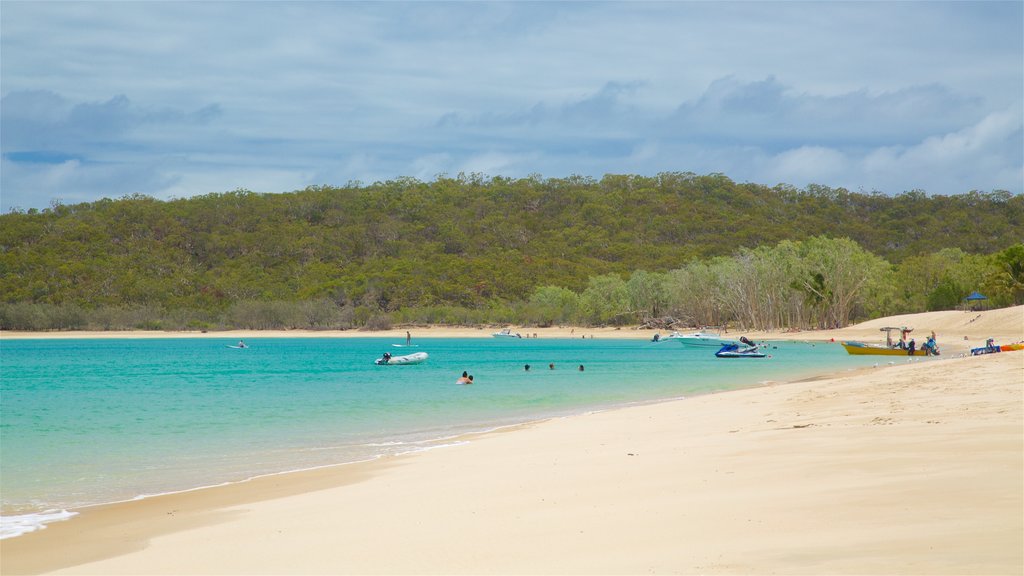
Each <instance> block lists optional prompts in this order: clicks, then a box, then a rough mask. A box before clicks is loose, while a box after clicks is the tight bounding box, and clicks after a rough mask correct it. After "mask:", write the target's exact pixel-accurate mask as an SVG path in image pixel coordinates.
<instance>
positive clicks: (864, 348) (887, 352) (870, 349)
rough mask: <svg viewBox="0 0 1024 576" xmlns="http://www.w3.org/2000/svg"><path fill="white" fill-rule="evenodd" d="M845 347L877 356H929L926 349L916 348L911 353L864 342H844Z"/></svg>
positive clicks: (853, 352)
mask: <svg viewBox="0 0 1024 576" xmlns="http://www.w3.org/2000/svg"><path fill="white" fill-rule="evenodd" d="M841 344H842V345H843V348H846V351H847V352H848V353H850V354H858V355H859V354H871V355H876V356H927V355H928V353H927V352H926V351H924V350H914V353H913V354H911V353H910V352H909V351H908V350H903V349H902V348H887V347H885V346H882V345H881V344H865V343H863V342H853V341H851V342H842V343H841Z"/></svg>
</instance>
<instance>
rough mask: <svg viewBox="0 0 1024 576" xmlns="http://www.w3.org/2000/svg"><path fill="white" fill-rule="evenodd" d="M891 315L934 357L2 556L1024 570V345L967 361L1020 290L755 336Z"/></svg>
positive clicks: (392, 568) (405, 566) (104, 563)
mask: <svg viewBox="0 0 1024 576" xmlns="http://www.w3.org/2000/svg"><path fill="white" fill-rule="evenodd" d="M889 325H892V326H900V325H908V326H914V327H915V333H914V334H915V335H917V334H920V335H921V337H920V338H921V339H923V337H924V336H925V335H927V333H928V332H930V331H932V330H934V331H936V332H937V333H938V336H939V342H940V346H941V347H942V350H943V357H942V358H941V359H938V360H930V361H915V362H908V361H907V359H900V362H894V363H893V364H891V365H890V364H889V363H888V362H887V361H882V362H879V365H878V367H876V368H868V369H864V370H862V371H859V372H855V373H846V374H840V375H825V376H823V377H822V378H819V379H815V380H810V381H801V382H793V383H785V384H776V385H771V386H765V387H760V388H753V389H747V390H740V391H734V392H725V393H720V394H713V395H707V396H699V397H694V398H688V399H685V400H677V401H671V402H663V403H658V404H652V405H645V406H636V407H629V408H621V409H616V410H610V411H606V412H600V413H592V414H587V415H582V416H574V417H568V418H561V419H555V420H548V421H544V422H538V423H534V424H530V425H524V426H519V427H516V428H512V429H506V430H502V431H500V432H494V433H489V434H482V435H477V436H473V437H467V438H464V439H463V440H464V441H463V442H457V443H453V445H451V446H448V447H444V448H439V449H435V450H431V451H428V452H422V453H418V454H411V455H406V456H398V457H390V458H386V459H381V460H376V461H373V462H365V463H358V464H349V465H343V466H335V467H330V468H323V469H318V470H313V471H307V472H298V473H291V474H285V475H277V476H268V477H263V478H258V479H255V480H252V481H248V482H243V483H238V484H233V485H229V486H222V487H216V488H209V489H204V490H197V491H192V492H187V493H180V494H173V495H167V496H161V497H154V498H149V499H145V500H140V501H133V502H126V503H120V504H112V505H105V506H99V507H95V508H90V509H85V510H82V511H80V512H81V513H80V514H79V516H76V517H75V518H74V519H72V520H71V521H67V522H58V523H54V524H50V525H49V526H48V527H47V528H46V529H45V530H42V531H38V532H34V533H31V534H27V535H24V536H20V537H17V538H12V539H7V540H3V541H2V543H0V572H2V573H3V574H23V573H60V574H640V573H657V574H661V573H672V574H680V573H681V574H1000V575H1001V574H1008V575H1009V574H1017V575H1019V574H1022V573H1024V352H1008V353H1000V354H994V355H988V356H979V357H970V356H966V357H964V356H961V355H962V353H963V352H964V351H966V350H967V349H968V348H970V347H975V346H980V345H982V344H983V343H984V340H985V339H986V338H989V337H992V338H995V339H996V340H997V342H999V343H1009V342H1012V341H1020V340H1024V307H1016V308H1010V309H1003V310H993V311H988V312H935V313H927V314H918V315H909V316H904V317H894V318H887V319H881V320H875V321H871V322H867V323H864V324H860V325H857V326H853V327H850V328H847V329H844V330H837V331H814V332H801V333H785V334H781V333H775V334H772V333H756V334H755V333H750V334H749V335H750V336H751V337H754V338H758V339H763V338H778V339H795V340H802V339H807V340H829V339H833V338H834V339H836V340H840V339H851V338H854V339H861V340H866V341H872V342H877V341H881V340H884V333H881V332H879V330H878V328H879V327H881V326H889ZM513 331H521V332H523V333H524V335H525V334H526V333H527V331H528V332H529V333H530V334H531V335H532V334H533V333H534V332H536V333H537V334H538V337H563V338H570V337H573V338H575V337H583V336H584V335H586V336H588V337H589V336H591V335H592V336H593V337H596V338H602V337H620V338H625V337H633V336H635V337H642V338H649V337H650V335H651V334H652V333H653V331H640V330H626V329H623V330H591V329H579V328H575V329H574V328H563V329H557V328H552V329H546V330H545V329H532V328H522V329H516V328H514V327H513ZM412 332H413V337H414V338H417V337H430V336H437V337H448V336H452V337H454V336H468V335H482V336H487V337H489V334H490V331H482V330H476V329H467V330H463V331H459V330H458V329H440V328H436V329H433V328H432V329H425V328H424V329H417V330H413V331H412ZM284 334H286V335H290V336H294V335H298V334H297V333H295V332H293V331H289V332H287V333H284ZM346 334H347V335H352V336H377V335H379V336H388V337H394V338H404V337H405V329H401V330H393V331H389V332H387V333H367V332H346V333H341V334H339V335H346ZM159 335H160V336H161V337H167V334H166V333H159ZM280 335H283V334H276V333H263V332H259V333H239V332H232V333H210V334H203V335H202V337H217V338H246V337H258V336H280ZM312 335H314V336H328V335H332V334H325V333H312ZM31 336H33V335H24V334H21V335H13V334H4V335H3V336H2V337H3V338H8V337H31ZM42 336H43V337H54V335H53V334H44V335H42ZM76 336H81V335H79V334H76ZM127 336H128V335H126V334H124V333H115V337H127ZM965 338H966V339H965ZM887 360H888V359H887Z"/></svg>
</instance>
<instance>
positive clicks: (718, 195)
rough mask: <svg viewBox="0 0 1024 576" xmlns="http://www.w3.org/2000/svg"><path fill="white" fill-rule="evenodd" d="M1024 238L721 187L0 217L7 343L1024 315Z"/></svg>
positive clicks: (432, 189)
mask: <svg viewBox="0 0 1024 576" xmlns="http://www.w3.org/2000/svg"><path fill="white" fill-rule="evenodd" d="M1021 238H1024V196H1019V195H1018V196H1014V195H1011V194H1009V193H1008V192H1002V191H997V192H991V193H980V192H971V193H968V194H963V195H957V196H935V197H929V196H927V195H926V194H924V193H923V192H919V191H914V192H909V193H904V194H900V195H898V196H895V197H889V196H885V195H883V194H879V193H874V194H863V193H853V192H849V191H846V190H843V189H831V188H827V187H823V186H812V187H809V188H807V189H805V190H797V189H794V188H792V187H788V186H783V185H780V186H776V187H774V188H769V187H765V186H761V185H757V184H738V183H735V182H733V181H732V180H730V179H729V178H727V177H725V176H723V175H720V174H711V175H706V176H698V175H694V174H689V173H669V174H660V175H658V176H656V177H641V176H614V175H610V176H606V177H604V178H602V179H601V180H594V179H590V178H583V177H572V178H566V179H542V178H539V177H531V178H524V179H506V178H500V177H495V178H484V177H481V176H476V175H473V176H468V177H467V176H462V175H460V176H459V177H458V178H447V177H441V178H439V179H437V180H436V181H434V182H420V181H417V180H414V179H408V178H403V179H398V180H394V181H388V182H383V183H375V184H373V185H368V186H364V185H362V184H359V183H353V184H350V185H347V186H345V187H340V188H335V187H326V186H325V187H310V188H307V189H306V190H302V191H297V192H293V193H282V194H256V193H252V192H248V191H242V190H239V191H235V192H230V193H225V194H211V195H207V196H201V197H194V198H189V199H181V200H173V201H167V202H164V201H158V200H155V199H152V198H149V197H145V196H135V197H128V198H124V199H121V200H109V199H105V200H101V201H98V202H93V203H87V204H78V205H60V204H55V205H54V206H52V207H51V208H49V209H46V210H42V211H36V210H30V211H27V212H24V211H16V212H12V213H9V214H5V215H2V216H0V295H2V297H0V300H2V303H0V328H5V329H45V328H86V327H89V328H211V329H213V328H222V327H253V328H277V327H303V328H350V327H362V326H370V327H381V326H386V325H389V324H391V323H416V322H420V323H457V324H473V323H498V322H527V321H528V322H533V323H538V324H544V323H550V322H579V323H594V324H598V323H601V324H606V323H622V324H626V323H637V322H644V321H648V320H651V319H653V318H663V317H674V318H677V319H679V320H681V321H683V322H686V323H693V324H715V323H722V322H738V323H742V324H744V325H747V326H759V327H760V326H765V327H767V326H771V327H780V326H789V325H815V324H816V325H833V324H845V323H847V322H849V321H851V320H853V319H856V318H859V317H865V316H872V315H877V314H882V313H894V312H904V311H917V310H921V309H936V308H941V307H953V306H956V305H957V304H958V303H960V302H961V300H962V298H963V296H965V295H966V294H967V293H968V292H969V291H971V290H974V289H983V290H987V291H988V292H989V293H988V294H987V295H988V296H989V297H990V298H991V299H992V302H993V304H996V305H999V304H1011V303H1019V302H1021V301H1022V298H1024V291H1022V290H1021V281H1022V279H1024V276H1022V275H1024V270H1022V269H1021V268H1022V267H1024V262H1022V261H1024V254H1022V252H1024V246H1022V245H1020V244H1019V242H1020V240H1021ZM837 263H840V264H842V265H843V266H842V267H843V270H842V271H840V270H839V269H838V268H839V267H838V266H837ZM829 266H831V268H829ZM762 298H767V299H769V300H770V301H769V300H765V301H764V302H761V301H760V299H762ZM740 302H744V303H746V304H745V305H744V306H746V308H744V306H741V305H740V304H739V303H740ZM752 306H756V310H754V309H753V308H751V307H752Z"/></svg>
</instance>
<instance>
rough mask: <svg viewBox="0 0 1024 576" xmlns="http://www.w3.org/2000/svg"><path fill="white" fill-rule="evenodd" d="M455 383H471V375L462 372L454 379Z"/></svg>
mask: <svg viewBox="0 0 1024 576" xmlns="http://www.w3.org/2000/svg"><path fill="white" fill-rule="evenodd" d="M455 383H456V384H472V383H473V377H472V376H470V375H469V373H468V372H463V373H462V376H459V379H458V380H456V381H455Z"/></svg>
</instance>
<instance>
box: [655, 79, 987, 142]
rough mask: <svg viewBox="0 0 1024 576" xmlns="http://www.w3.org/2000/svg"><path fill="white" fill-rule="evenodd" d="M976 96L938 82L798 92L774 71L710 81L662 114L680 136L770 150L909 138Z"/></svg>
mask: <svg viewBox="0 0 1024 576" xmlns="http://www.w3.org/2000/svg"><path fill="white" fill-rule="evenodd" d="M982 105H983V102H982V100H981V98H979V97H965V96H958V95H955V94H952V93H951V92H950V91H949V90H948V89H946V88H944V87H942V86H940V85H935V84H933V85H927V86H910V87H906V88H902V89H899V90H896V91H892V92H885V93H881V94H870V93H869V92H868V91H867V90H858V91H855V92H848V93H843V94H838V95H834V96H825V95H817V94H810V93H807V92H800V91H798V90H796V89H795V88H794V87H790V86H786V85H784V84H782V83H781V82H779V81H778V80H777V79H776V78H775V77H771V76H770V77H768V78H766V79H765V80H761V81H754V82H742V81H740V80H738V79H737V78H735V77H725V78H721V79H718V80H716V81H714V82H713V83H712V84H711V85H710V86H709V87H708V89H707V91H706V92H705V93H704V94H702V95H701V97H700V98H698V99H697V100H695V101H692V102H684V103H683V104H681V105H680V106H679V108H678V110H677V111H676V113H675V114H674V115H673V116H672V117H671V118H670V119H668V121H667V126H669V127H671V128H672V129H674V130H675V131H676V132H677V134H678V137H680V138H685V139H691V140H711V141H714V142H744V143H755V144H758V145H761V146H768V147H771V148H774V149H780V148H788V147H790V146H793V145H796V144H802V145H804V146H822V145H830V146H837V145H839V146H877V145H880V144H893V143H899V144H907V143H911V142H914V141H917V140H919V139H920V138H922V137H924V136H926V135H928V134H933V133H935V132H936V131H945V130H950V129H953V128H955V127H956V126H959V125H962V124H963V123H964V122H967V121H971V120H974V119H977V118H978V117H980V116H981V115H983V113H984V112H983V107H982Z"/></svg>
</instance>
